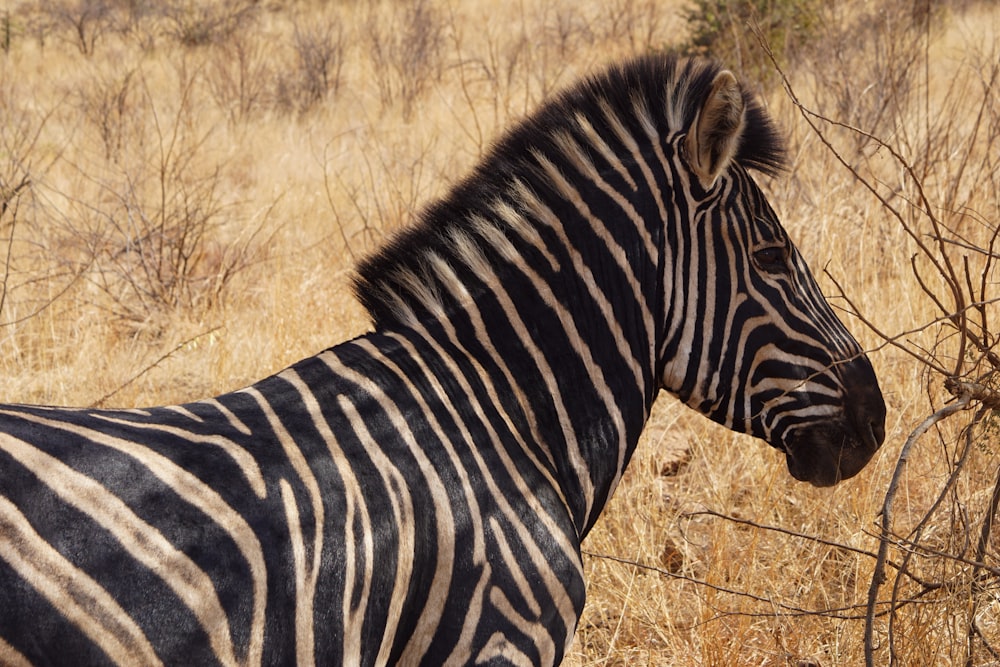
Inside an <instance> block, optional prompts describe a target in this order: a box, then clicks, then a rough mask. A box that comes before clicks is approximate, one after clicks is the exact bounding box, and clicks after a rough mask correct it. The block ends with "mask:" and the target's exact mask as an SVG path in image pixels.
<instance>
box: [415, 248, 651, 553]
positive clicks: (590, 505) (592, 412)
mask: <svg viewBox="0 0 1000 667" xmlns="http://www.w3.org/2000/svg"><path fill="white" fill-rule="evenodd" d="M524 234H525V232H523V231H522V235H521V236H519V237H513V235H511V236H508V235H497V236H498V238H494V239H493V240H492V244H493V246H494V248H495V250H496V251H497V254H498V255H499V257H500V258H502V260H499V261H498V259H497V257H496V255H495V256H494V257H493V258H491V260H492V261H487V260H486V259H485V257H484V256H483V253H482V252H481V251H479V250H478V248H479V247H480V246H479V245H478V244H475V245H473V244H472V243H471V241H470V242H469V244H470V245H469V247H467V248H465V250H464V251H463V254H464V262H463V263H464V264H465V265H466V266H471V267H472V270H467V271H462V272H461V274H459V273H458V271H457V270H456V269H455V268H454V266H453V264H451V263H448V262H443V261H438V260H435V259H434V258H431V259H430V260H429V261H430V262H431V264H432V265H434V264H435V263H436V264H437V265H436V266H433V270H434V271H435V275H436V278H437V280H436V281H435V283H433V284H435V285H436V290H437V292H438V293H436V294H434V295H433V296H434V298H433V299H432V298H430V295H428V298H427V299H426V300H425V301H424V303H425V304H427V306H428V308H427V315H423V314H422V316H417V317H415V318H414V319H413V320H411V321H410V324H411V326H412V327H413V328H414V329H416V330H419V331H421V333H422V336H423V337H424V338H426V339H427V341H428V343H429V344H432V345H434V346H435V347H437V348H438V351H437V352H436V354H439V355H441V356H442V357H447V358H448V364H449V367H450V369H451V370H449V371H448V372H449V373H458V372H461V373H462V374H464V375H465V376H466V377H465V379H464V381H465V382H467V383H468V384H469V385H470V386H479V387H480V389H479V392H478V393H479V395H477V396H476V397H475V402H476V403H477V404H478V405H479V409H480V411H481V412H483V413H488V412H489V411H490V410H491V409H492V406H494V405H496V406H500V408H501V409H502V411H503V413H504V416H503V419H502V420H501V421H502V422H503V429H505V430H507V431H508V435H507V436H506V438H504V437H502V436H498V437H499V439H500V441H501V443H500V444H501V445H502V446H504V447H515V448H516V449H517V450H518V451H517V452H516V455H517V456H520V457H522V458H521V461H522V462H523V463H528V464H530V465H531V466H535V467H537V468H538V469H539V470H541V471H542V472H543V473H544V475H543V476H544V477H545V478H546V479H549V480H551V483H552V484H554V485H555V486H556V487H558V489H559V494H560V496H561V497H562V498H563V500H564V502H565V503H566V506H567V508H568V511H569V513H570V515H571V517H572V519H573V522H574V524H575V527H576V530H577V532H578V534H579V535H580V536H582V535H583V534H585V533H586V532H587V531H588V530H589V528H590V527H591V526H592V525H593V523H594V521H595V520H596V518H597V516H598V514H599V512H600V511H601V509H602V508H603V506H604V504H605V503H606V501H607V499H608V497H609V496H610V494H611V492H612V491H613V490H614V488H615V486H616V485H617V483H618V481H619V480H620V478H621V475H622V473H623V471H624V468H625V465H626V464H627V462H628V459H629V458H630V457H631V454H632V451H633V450H634V448H635V445H636V443H637V441H638V437H639V433H640V432H641V430H642V426H643V424H644V423H645V420H646V418H647V417H648V414H649V409H650V407H651V404H652V399H653V395H654V393H655V389H654V381H653V370H652V367H651V364H650V363H646V362H645V361H643V360H642V359H641V356H642V355H644V354H649V353H650V352H649V351H650V350H651V349H652V348H653V347H654V345H653V344H652V343H649V342H648V341H647V338H646V337H647V331H646V327H647V320H648V319H650V318H649V317H647V316H646V315H644V314H643V313H647V309H645V308H638V307H635V306H636V304H635V302H634V300H633V301H632V302H631V304H630V305H631V308H628V307H625V306H623V305H622V302H623V301H625V299H624V298H623V297H622V295H621V294H617V293H616V290H618V291H620V289H621V288H620V283H621V282H622V281H623V277H622V274H621V272H620V270H618V268H617V267H615V268H614V270H607V269H605V268H602V266H601V263H600V262H596V261H593V262H591V261H590V260H589V259H588V258H585V257H583V256H578V257H576V258H575V259H574V258H573V257H571V254H572V253H568V252H567V253H560V251H559V249H558V248H555V249H552V250H547V251H546V252H548V253H549V256H548V257H547V258H545V259H542V261H530V259H529V258H531V257H532V256H534V257H536V258H538V255H539V250H538V248H539V246H536V245H532V248H534V250H530V249H526V248H524V247H520V248H514V247H504V246H505V245H506V244H511V245H513V244H514V243H518V242H520V244H524V243H526V241H525V239H524ZM479 238H480V239H481V238H483V237H482V236H480V237H479ZM528 242H530V239H529V241H528ZM549 247H550V248H552V246H549ZM626 282H627V281H626ZM429 284H432V283H431V282H430V281H426V280H425V281H422V282H421V283H420V286H419V287H418V286H416V285H413V284H411V285H410V286H409V288H410V290H411V291H419V290H421V289H427V285H429ZM623 313H633V314H632V315H623ZM635 313H638V314H635ZM459 369H460V370H459ZM519 465H520V464H519Z"/></svg>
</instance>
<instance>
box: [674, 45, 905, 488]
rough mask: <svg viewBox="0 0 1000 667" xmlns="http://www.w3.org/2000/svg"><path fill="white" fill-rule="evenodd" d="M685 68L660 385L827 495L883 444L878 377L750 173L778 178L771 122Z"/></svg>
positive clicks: (734, 88)
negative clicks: (777, 454) (762, 447)
mask: <svg viewBox="0 0 1000 667" xmlns="http://www.w3.org/2000/svg"><path fill="white" fill-rule="evenodd" d="M688 68H689V70H690V71H686V72H685V74H684V75H683V76H682V78H683V79H685V80H686V86H685V88H686V91H688V97H687V99H688V104H687V107H686V109H685V114H686V117H685V120H684V122H683V125H682V128H683V129H682V131H680V132H677V133H675V135H674V136H673V139H672V141H671V143H672V147H673V154H674V156H675V158H674V160H673V162H674V164H675V165H676V169H677V170H678V173H677V174H676V175H677V176H678V177H679V179H678V181H675V189H674V195H673V196H674V198H675V204H676V207H675V208H677V209H678V210H681V209H684V208H686V209H687V210H688V211H689V214H688V215H687V216H685V215H678V216H677V217H676V219H675V221H674V224H675V225H676V228H675V229H668V232H667V235H668V237H669V236H671V235H675V236H676V239H677V240H676V241H675V242H673V243H668V244H667V246H668V251H667V260H668V261H667V262H665V265H666V267H665V270H666V272H667V275H665V278H664V282H665V284H666V285H671V284H672V285H673V286H674V287H673V289H667V290H665V292H666V294H667V303H666V304H665V306H664V313H665V316H666V318H665V319H666V326H665V328H664V336H663V343H662V345H661V347H660V351H659V359H660V363H661V364H662V372H661V374H660V378H661V382H662V385H661V386H662V387H663V388H665V389H667V390H669V391H671V392H673V393H675V394H677V395H678V396H679V397H680V398H681V399H682V400H684V401H685V402H686V403H687V404H688V405H690V406H692V407H694V408H695V409H697V410H699V411H700V412H702V413H704V414H706V415H708V416H709V417H710V418H711V419H713V420H714V421H716V422H719V423H721V424H724V425H725V426H727V427H729V428H731V429H734V430H736V431H741V432H745V433H750V434H752V435H754V436H756V437H759V438H762V439H764V440H766V441H767V442H768V443H770V444H771V445H772V446H774V447H776V448H778V449H780V450H781V451H783V452H784V453H785V455H786V458H787V464H788V469H789V471H790V473H791V474H792V475H793V476H794V477H795V478H796V479H799V480H802V481H808V482H810V483H812V484H814V485H816V486H830V485H833V484H836V483H837V482H839V481H840V480H843V479H847V478H849V477H851V476H853V475H855V474H856V473H858V472H859V471H860V470H861V469H862V468H863V467H864V466H865V464H866V463H867V462H868V461H869V459H871V457H872V455H873V454H874V453H875V451H876V450H877V449H878V448H879V446H880V445H881V444H882V441H883V439H884V436H885V414H886V408H885V403H884V401H883V398H882V394H881V391H880V390H879V386H878V381H877V380H876V377H875V372H874V370H873V369H872V365H871V363H870V362H869V360H868V359H867V357H866V356H865V354H864V352H863V351H862V349H861V347H860V346H859V344H858V343H857V341H856V340H855V339H854V337H853V336H852V335H851V334H850V333H849V332H848V331H847V329H846V328H845V327H844V325H843V324H842V323H841V322H840V320H839V319H838V318H837V316H836V315H835V314H834V313H833V311H832V309H831V308H830V306H829V304H828V303H827V301H826V299H825V298H824V297H823V294H822V292H821V291H820V288H819V286H818V285H817V284H816V281H815V280H814V278H813V276H812V274H811V272H810V271H809V267H808V266H807V265H806V263H805V261H804V260H803V258H802V256H801V255H800V254H799V252H798V250H797V249H796V248H795V246H794V244H793V243H792V242H791V240H790V239H789V237H788V234H787V233H786V232H785V230H784V229H783V228H782V226H781V223H780V222H779V221H778V218H777V216H776V215H775V213H774V211H773V210H772V209H771V207H770V206H769V205H768V203H767V201H766V200H765V198H764V196H763V194H762V193H761V191H760V189H759V188H758V186H757V184H756V183H755V182H754V180H753V179H752V178H751V176H750V174H749V173H748V168H756V169H758V170H761V171H764V172H773V171H776V170H777V169H778V168H779V167H780V162H781V155H782V151H781V145H780V142H779V141H778V139H777V135H776V133H775V130H774V128H773V126H772V124H771V122H770V120H769V119H768V118H767V117H766V115H765V114H764V112H763V110H762V109H761V107H760V106H759V105H758V104H757V103H756V102H755V100H754V99H753V97H752V96H751V95H750V93H749V92H748V91H747V90H746V89H745V88H744V87H742V86H741V85H740V84H739V83H738V82H737V80H736V78H735V77H734V76H733V75H732V74H731V73H730V72H728V71H726V70H723V69H720V68H719V67H717V66H714V65H702V66H699V67H695V68H693V69H692V66H691V65H689V66H688ZM696 91H698V92H696ZM677 182H682V183H686V184H687V186H686V187H682V188H678V187H676V183H677ZM670 248H672V250H673V252H672V253H671V250H670ZM671 272H672V273H673V275H672V276H671V275H669V274H670V273H671ZM682 280H686V281H687V282H686V284H685V283H684V282H682Z"/></svg>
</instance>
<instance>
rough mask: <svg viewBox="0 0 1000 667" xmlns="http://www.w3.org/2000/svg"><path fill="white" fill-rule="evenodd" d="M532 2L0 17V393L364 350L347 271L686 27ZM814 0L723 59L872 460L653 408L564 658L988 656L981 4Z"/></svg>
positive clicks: (986, 100)
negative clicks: (771, 119) (771, 170)
mask: <svg viewBox="0 0 1000 667" xmlns="http://www.w3.org/2000/svg"><path fill="white" fill-rule="evenodd" d="M529 4H533V3H502V4H496V3H490V2H485V1H483V0H467V1H464V2H460V1H458V0H453V1H452V2H450V3H449V2H445V1H444V0H404V1H403V2H389V1H387V0H386V1H384V2H378V1H376V0H370V1H367V2H361V3H346V2H345V3H310V2H299V3H292V2H281V1H280V0H275V2H272V3H270V4H263V3H252V2H249V1H245V0H236V1H233V2H215V3H193V2H185V1H183V0H175V1H174V2H166V3H150V4H149V5H147V4H146V3H142V2H123V1H122V2H115V1H112V0H104V1H101V0H95V1H85V0H59V1H57V2H55V3H48V2H46V3H33V2H11V3H8V4H7V6H6V7H4V8H3V9H2V10H0V12H2V14H0V46H2V48H3V53H2V54H0V248H2V250H3V254H2V258H3V266H4V271H3V274H2V275H3V284H2V291H0V373H2V377H3V378H4V382H3V384H2V388H0V399H3V400H9V401H21V402H41V403H56V404H73V405H94V404H107V405H138V404H147V405H148V404H158V403H168V402H176V401H181V400H185V399H192V398H198V397H202V396H206V395H211V394H214V393H218V392H222V391H226V390H231V389H235V388H237V387H239V386H242V385H244V384H246V383H248V382H250V381H252V380H254V379H257V378H260V377H263V376H264V375H266V374H268V373H271V372H274V371H277V370H279V369H280V368H282V367H284V366H285V365H287V364H289V363H291V362H294V361H296V360H298V359H299V358H301V357H303V356H306V355H308V354H312V353H314V352H316V351H318V350H320V349H322V348H323V347H326V346H329V345H332V344H334V343H336V342H338V341H340V340H343V339H345V338H347V337H350V336H352V335H355V334H357V333H360V332H362V331H364V330H365V328H366V326H367V323H366V320H365V317H364V315H363V313H361V312H360V309H359V308H358V307H357V306H356V305H355V304H354V303H353V301H352V298H351V296H350V294H349V289H348V286H347V276H348V275H349V271H350V269H351V267H352V266H353V264H354V262H355V260H356V258H357V257H358V256H359V255H360V254H362V253H364V252H366V251H368V250H370V249H371V248H373V247H374V246H375V245H377V244H378V243H379V241H380V240H381V239H382V238H383V236H384V235H385V234H386V233H387V232H389V231H391V230H394V229H396V228H398V227H399V226H400V225H404V224H406V222H407V220H408V219H409V217H410V216H411V214H412V213H413V212H414V210H415V209H416V208H418V207H419V206H421V204H422V203H424V202H427V201H428V200H429V199H431V198H432V197H434V196H435V195H437V194H440V193H441V192H443V191H444V190H445V189H446V188H447V187H448V186H449V184H450V183H452V182H453V181H454V180H455V179H456V178H458V177H459V176H460V175H461V174H462V173H464V172H465V171H466V170H467V168H468V167H469V166H470V165H471V164H472V163H474V162H475V160H476V159H477V157H478V156H479V155H480V154H481V153H482V152H483V150H484V149H485V148H486V147H487V146H488V145H489V142H490V140H491V138H493V137H495V136H496V135H497V134H498V133H499V132H500V131H501V130H502V128H504V127H505V126H507V125H509V124H510V123H511V122H512V121H513V120H514V119H516V118H518V117H520V116H522V115H523V114H524V113H526V112H528V111H530V110H531V109H532V108H533V107H534V106H535V105H536V104H537V103H538V101H539V100H540V99H541V98H542V96H544V95H546V94H547V93H549V92H551V91H553V90H555V89H557V88H559V87H560V86H562V85H565V84H567V83H569V82H570V81H572V80H573V79H574V78H576V77H577V76H579V75H582V74H585V73H587V72H589V71H592V70H593V69H594V68H596V67H598V66H600V65H601V64H602V63H604V62H608V61H611V60H613V59H616V58H620V57H622V56H625V55H627V54H631V53H636V52H642V51H647V50H650V49H658V48H670V47H675V46H677V45H679V44H681V43H682V42H683V41H684V40H685V36H686V32H685V31H686V29H687V26H688V23H686V21H685V18H684V16H685V15H684V12H683V9H684V8H685V7H688V5H683V4H682V3H681V2H679V1H678V0H672V1H671V0H666V1H664V2H661V3H658V2H656V1H655V0H614V1H613V2H595V1H589V2H582V3H580V2H571V1H569V0H560V1H555V2H547V3H538V4H537V7H534V6H529ZM716 4H719V3H716ZM721 4H726V3H721ZM729 4H730V5H735V4H736V3H729ZM754 4H756V5H757V6H758V7H765V8H766V7H768V6H770V5H769V3H760V2H757V3H754ZM772 4H773V5H774V6H775V7H777V6H779V5H784V4H790V3H780V2H774V3H772ZM830 4H831V5H834V7H831V8H822V7H820V6H819V3H812V4H811V7H812V10H811V11H812V12H813V14H811V22H810V23H809V25H804V26H801V27H802V30H803V31H805V30H808V32H809V39H794V40H793V39H791V38H790V35H792V36H793V35H794V34H795V33H794V30H792V31H789V30H787V29H786V28H787V27H786V28H782V29H780V30H778V29H776V28H774V27H773V26H770V27H768V28H767V29H765V32H766V33H767V36H768V37H770V38H772V39H773V38H775V37H778V38H779V39H780V40H781V43H780V44H777V45H776V46H777V47H780V49H778V50H777V53H778V55H777V63H778V65H780V67H781V71H782V72H783V73H784V75H785V77H787V78H785V79H784V81H783V80H782V76H781V75H780V74H779V73H778V71H777V69H775V68H774V67H773V66H772V65H771V64H770V62H769V61H768V60H767V58H766V57H765V55H764V52H763V50H762V49H761V48H760V47H759V46H757V45H756V40H755V38H754V37H753V35H752V34H751V32H750V31H749V30H748V29H747V28H746V26H745V24H744V23H743V22H742V21H735V22H731V23H730V24H727V28H726V30H727V31H728V34H727V39H728V40H729V41H728V42H727V43H720V44H717V45H716V46H717V47H718V50H720V51H725V52H726V53H728V54H731V55H733V57H735V58H737V59H738V61H739V63H738V64H739V65H740V67H741V69H742V70H743V71H745V72H749V73H753V74H754V75H755V76H756V77H757V78H758V79H759V80H761V81H762V84H761V91H762V93H763V94H764V95H765V96H766V97H767V99H768V100H769V101H770V103H771V105H772V109H773V111H774V113H775V114H776V115H777V116H778V117H779V119H780V120H781V122H782V124H783V126H784V127H785V128H786V129H787V131H788V132H789V135H790V138H791V147H792V157H793V159H792V165H791V168H790V170H789V172H788V173H787V174H785V175H784V176H783V177H781V178H779V179H776V180H774V181H771V182H767V183H765V184H764V185H765V187H766V188H767V189H768V190H769V192H770V193H771V199H772V202H773V203H774V205H775V207H776V208H777V210H778V211H779V213H780V214H781V215H782V217H783V219H784V220H785V222H786V226H787V227H788V228H789V229H790V231H791V232H792V235H793V237H794V238H795V239H796V241H797V243H798V245H799V247H800V248H801V249H802V251H803V252H804V254H805V255H806V257H807V258H808V259H809V260H810V262H811V265H812V266H813V268H814V270H815V271H816V272H817V273H818V274H822V275H819V278H820V280H821V283H823V285H824V287H825V288H826V290H827V293H828V294H830V295H831V296H832V297H833V301H834V303H835V304H836V305H837V306H838V307H840V308H841V309H842V310H843V317H844V319H845V320H846V321H847V322H848V324H849V326H850V327H851V329H852V330H853V331H854V332H855V333H856V334H857V335H858V336H859V338H860V339H862V341H863V342H864V343H865V344H866V346H867V347H868V348H869V349H871V350H873V353H872V360H873V362H874V364H875V367H876V370H877V372H878V373H879V375H880V378H881V382H882V387H883V391H884V392H885V395H886V399H887V403H888V405H889V409H890V416H889V422H888V424H887V431H888V438H887V442H886V446H885V447H884V448H883V450H882V451H881V452H880V454H879V455H878V456H877V457H876V458H875V460H874V461H873V462H872V464H871V465H870V466H869V468H868V469H866V470H865V471H864V472H862V473H861V474H860V475H859V476H858V477H857V478H855V479H852V480H850V481H848V482H845V483H843V484H841V485H840V486H838V487H836V488H834V489H826V490H817V489H813V488H810V487H807V486H805V485H803V484H800V483H796V482H794V481H793V480H792V479H791V478H790V477H789V476H788V474H787V472H786V471H785V469H784V465H783V463H782V462H781V460H780V456H779V454H778V453H776V452H774V451H772V450H770V449H769V448H767V447H766V446H765V445H763V444H762V443H760V442H757V441H754V440H751V439H749V438H746V437H742V436H738V435H734V434H732V433H730V432H728V431H725V430H723V429H720V428H716V427H714V426H713V425H711V424H709V423H708V422H707V420H704V419H703V418H701V417H699V416H698V415H695V414H693V413H691V412H690V411H688V410H687V409H685V408H683V407H682V406H679V405H677V404H676V403H675V402H674V401H672V400H670V399H669V398H666V397H664V398H663V399H661V400H660V401H659V402H658V404H657V405H656V410H655V412H654V416H653V420H652V422H651V424H650V428H649V429H648V431H647V434H646V437H645V439H644V442H643V443H642V444H641V445H640V448H639V450H638V451H637V453H636V455H635V458H634V460H633V464H632V466H631V468H630V470H629V472H628V475H627V477H626V479H625V481H624V482H623V483H622V485H621V487H620V488H619V490H618V492H617V494H616V496H615V497H614V499H613V501H612V502H611V504H610V506H609V508H608V509H607V511H606V514H605V517H604V518H603V519H602V521H601V522H600V523H599V525H598V527H597V528H596V529H595V530H594V532H593V534H592V535H591V536H590V537H589V538H588V540H587V541H586V543H585V545H584V548H585V550H586V552H587V557H586V567H587V575H588V582H589V598H588V606H587V609H586V612H585V615H584V618H583V620H582V622H581V626H580V629H579V632H578V634H577V640H576V643H575V644H574V646H573V647H572V649H571V655H570V657H569V660H568V662H569V663H571V664H580V665H596V664H601V665H626V664H628V665H633V664H640V665H641V664H650V665H663V664H674V665H696V664H697V665H701V664H707V665H750V664H753V665H817V664H818V665H827V666H828V665H853V664H860V663H862V662H863V661H865V659H866V658H867V659H868V660H869V661H870V662H872V663H874V664H889V663H890V662H892V661H894V662H895V664H901V665H932V664H934V665H952V664H954V665H961V664H968V665H987V664H1000V620H998V619H1000V537H998V535H997V531H996V530H994V529H993V527H992V520H993V518H994V517H995V515H996V509H997V507H996V506H997V502H998V499H1000V495H998V492H997V481H998V477H997V475H998V466H1000V444H998V442H1000V438H998V437H997V432H998V428H1000V425H998V421H997V420H998V414H997V408H998V405H997V403H995V402H991V401H995V396H996V394H995V391H994V390H995V389H996V387H997V385H998V380H997V375H996V374H997V371H998V368H1000V361H998V358H997V351H996V349H995V348H994V345H995V343H996V340H997V332H998V331H1000V326H998V323H997V316H998V313H997V305H996V300H997V299H1000V291H998V287H997V280H998V279H1000V273H998V271H997V269H996V267H995V265H996V262H997V259H998V254H997V253H998V249H997V234H998V221H1000V194H998V193H1000V164H998V160H1000V104H998V99H1000V98H998V96H1000V93H998V87H1000V81H998V78H1000V75H998V71H997V67H998V65H997V63H998V60H1000V53H998V51H997V48H998V47H997V44H998V43H1000V9H998V8H997V7H996V5H995V3H993V2H989V1H984V2H978V3H977V2H960V1H957V0H955V1H951V2H938V3H922V2H912V1H909V0H907V1H904V0H895V1H890V2H887V3H870V2H863V1H861V0H856V1H854V2H846V3H830ZM704 5H705V3H702V6H704ZM765 18H766V17H765ZM764 24H765V25H769V24H768V23H767V22H766V21H765V22H764ZM801 34H804V33H801ZM801 34H800V36H801ZM727 44H728V47H727V48H724V47H726V45H727ZM734 44H735V46H733V45H734ZM762 72H763V73H764V74H761V73H762ZM788 91H790V92H791V94H790V95H789V94H788ZM793 100H794V101H793ZM949 377H950V378H954V379H955V380H956V381H959V382H960V383H956V382H951V383H949V384H948V387H949V388H950V389H951V391H949V389H947V388H946V387H945V379H946V378H949ZM962 383H964V384H962ZM972 383H975V384H972ZM977 392H978V393H977ZM956 396H957V397H958V398H957V399H956ZM963 401H964V402H965V403H962V402H963ZM956 404H960V405H961V407H964V408H967V409H962V410H957V411H956V412H955V413H954V414H952V415H951V416H948V417H946V418H943V419H941V420H940V421H937V422H935V423H934V424H933V425H932V426H931V427H930V428H929V429H928V430H927V431H926V432H925V433H923V435H920V436H919V437H914V438H910V436H911V434H914V429H915V428H916V427H917V425H918V424H920V423H921V422H923V421H924V420H925V419H927V418H928V417H929V416H930V415H932V414H935V413H936V412H937V411H939V410H940V409H941V408H943V407H945V406H946V405H956ZM914 435H915V434H914ZM908 438H910V439H909V440H908ZM904 443H906V445H907V447H906V457H905V458H906V463H905V467H903V468H902V469H901V471H900V474H899V476H898V479H897V478H894V477H893V475H894V471H895V470H896V468H897V465H898V462H899V460H900V453H901V451H902V450H903V448H904ZM678 453H681V456H680V457H678ZM894 480H895V481H894ZM884 509H887V510H890V511H888V512H884V511H883V510H884ZM880 549H881V551H882V552H883V553H881V554H880ZM879 573H883V574H884V577H885V581H884V583H881V585H878V584H879V583H880V579H878V578H877V576H878V574H879ZM873 581H874V582H875V584H874V585H873ZM866 638H867V640H866ZM866 654H867V655H866Z"/></svg>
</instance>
